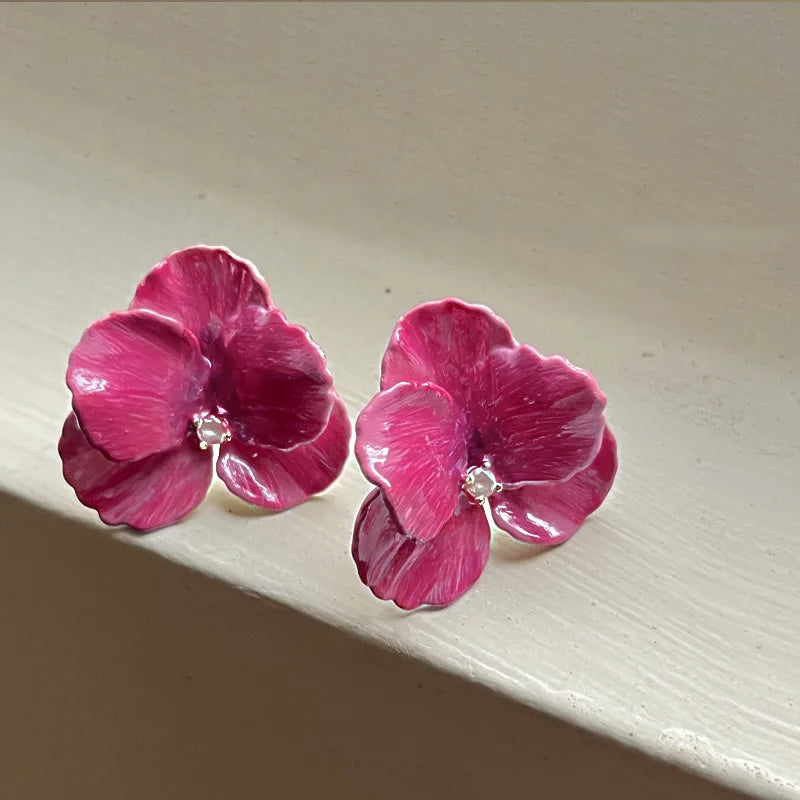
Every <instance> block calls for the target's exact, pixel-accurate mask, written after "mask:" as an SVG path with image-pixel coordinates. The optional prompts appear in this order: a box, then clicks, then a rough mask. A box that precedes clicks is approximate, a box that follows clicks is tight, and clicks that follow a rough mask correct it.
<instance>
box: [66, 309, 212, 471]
mask: <svg viewBox="0 0 800 800" xmlns="http://www.w3.org/2000/svg"><path fill="white" fill-rule="evenodd" d="M208 375H209V366H208V362H207V361H206V360H205V359H204V358H203V356H202V354H201V353H200V348H199V347H198V345H197V340H196V339H195V338H194V336H192V334H191V333H189V332H187V331H185V330H183V329H182V328H181V327H180V326H179V325H178V324H177V323H175V322H173V321H172V320H169V319H166V318H164V317H160V316H158V315H157V314H152V313H150V312H148V311H123V312H121V313H118V314H111V315H110V316H108V317H105V318H104V319H101V320H99V321H98V322H95V323H94V325H92V326H91V327H90V328H89V329H88V330H87V331H86V332H85V333H84V334H83V337H82V338H81V340H80V342H78V344H77V346H76V347H75V349H74V350H73V351H72V353H71V354H70V357H69V366H68V368H67V385H68V386H69V388H70V390H71V392H72V407H73V409H74V411H75V413H76V414H77V415H78V419H79V421H80V425H81V429H82V430H83V432H84V433H85V434H86V436H87V437H88V439H89V441H90V442H91V443H92V444H93V445H94V446H95V447H99V448H100V449H101V450H102V451H103V452H104V453H105V454H106V455H107V456H108V457H109V458H111V459H113V460H115V461H133V460H138V459H141V458H145V457H146V456H149V455H152V454H153V453H158V452H164V451H166V450H172V449H174V448H176V447H178V445H180V444H181V443H182V442H183V440H184V438H185V437H186V432H187V430H188V428H189V424H190V421H191V418H192V415H193V414H195V413H196V412H197V411H199V410H200V407H201V406H202V404H203V401H204V394H205V389H206V382H207V380H208Z"/></svg>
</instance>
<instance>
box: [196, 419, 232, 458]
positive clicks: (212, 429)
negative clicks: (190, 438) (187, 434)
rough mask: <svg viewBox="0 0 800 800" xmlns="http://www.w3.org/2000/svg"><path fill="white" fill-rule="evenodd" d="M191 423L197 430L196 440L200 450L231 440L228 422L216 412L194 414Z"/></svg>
mask: <svg viewBox="0 0 800 800" xmlns="http://www.w3.org/2000/svg"><path fill="white" fill-rule="evenodd" d="M192 425H194V429H195V431H196V432H197V441H198V443H199V445H200V449H201V450H208V448H209V447H211V446H212V445H215V444H222V443H223V442H229V441H230V440H231V429H230V428H229V427H228V423H227V422H226V421H225V420H224V419H222V418H220V417H218V416H217V415H216V414H196V415H195V417H194V418H193V419H192Z"/></svg>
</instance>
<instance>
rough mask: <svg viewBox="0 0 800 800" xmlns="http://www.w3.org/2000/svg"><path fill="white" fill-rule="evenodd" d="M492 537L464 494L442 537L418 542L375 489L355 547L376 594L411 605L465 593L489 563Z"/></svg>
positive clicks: (364, 510) (360, 570)
mask: <svg viewBox="0 0 800 800" xmlns="http://www.w3.org/2000/svg"><path fill="white" fill-rule="evenodd" d="M489 542H490V530H489V523H488V522H487V520H486V515H485V514H484V511H483V509H482V508H481V507H480V506H478V505H475V504H474V503H471V502H470V501H469V500H467V499H466V497H463V496H462V498H461V501H460V503H459V506H458V510H457V512H456V513H455V514H454V515H453V516H452V517H451V518H450V519H449V520H448V521H447V523H446V524H445V526H444V527H443V528H442V530H441V531H440V532H439V534H438V536H436V537H435V538H433V539H431V540H430V541H429V542H420V541H419V540H417V539H412V538H410V537H409V536H406V535H405V534H404V533H403V532H402V531H401V530H400V528H399V526H398V524H397V520H396V518H395V517H394V515H393V514H392V512H391V510H390V509H389V507H388V506H387V504H386V502H385V501H384V498H383V495H382V493H381V491H380V490H379V489H376V490H375V491H373V492H372V493H371V494H370V495H369V496H368V497H367V499H366V500H365V501H364V504H363V505H362V506H361V510H360V511H359V513H358V518H357V519H356V524H355V530H354V531H353V547H352V552H353V558H354V560H355V562H356V566H357V568H358V575H359V577H360V578H361V580H362V581H363V582H364V583H365V584H366V585H367V586H369V588H370V589H371V590H372V591H373V593H374V594H375V595H376V596H377V597H380V598H381V599H382V600H393V601H394V602H395V603H396V604H397V605H398V606H400V608H405V609H412V608H417V607H418V606H421V605H424V604H427V605H432V606H444V605H448V604H449V603H452V602H453V601H454V600H456V599H458V598H459V597H460V596H461V595H462V594H464V592H466V591H467V589H469V587H470V586H472V584H474V583H475V581H477V580H478V578H479V577H480V575H481V573H482V572H483V568H484V567H485V566H486V562H487V560H488V558H489Z"/></svg>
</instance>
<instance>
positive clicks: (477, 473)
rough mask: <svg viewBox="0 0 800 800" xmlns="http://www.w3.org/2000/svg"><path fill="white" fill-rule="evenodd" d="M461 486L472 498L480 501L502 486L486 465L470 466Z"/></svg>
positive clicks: (499, 489)
mask: <svg viewBox="0 0 800 800" xmlns="http://www.w3.org/2000/svg"><path fill="white" fill-rule="evenodd" d="M461 488H462V489H463V490H464V491H465V492H466V493H467V494H468V495H469V496H470V497H472V498H473V499H474V500H477V501H478V502H479V503H482V502H483V501H484V500H486V499H487V498H488V497H491V495H493V494H494V493H495V492H499V491H501V490H502V488H503V486H502V484H500V483H498V482H497V478H495V476H494V473H492V471H491V470H490V469H488V468H487V467H470V468H469V469H468V470H467V475H466V477H465V478H464V483H463V484H462V486H461Z"/></svg>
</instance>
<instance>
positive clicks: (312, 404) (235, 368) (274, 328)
mask: <svg viewBox="0 0 800 800" xmlns="http://www.w3.org/2000/svg"><path fill="white" fill-rule="evenodd" d="M225 377H226V379H227V381H228V390H229V392H230V394H229V395H228V396H227V397H225V396H224V395H223V394H222V391H221V389H219V390H218V391H217V394H218V397H219V402H220V403H221V404H222V405H223V406H225V407H226V408H227V410H228V411H229V412H230V418H229V419H230V423H231V428H232V429H233V432H234V436H235V437H238V438H239V439H242V440H243V441H244V442H246V443H248V444H250V443H255V444H259V445H266V446H270V447H280V448H287V447H294V446H296V445H298V444H303V443H305V442H310V441H311V440H312V439H316V437H317V436H319V435H320V433H322V431H323V429H324V428H325V425H326V424H327V422H328V417H329V416H330V413H331V408H332V407H333V393H332V392H331V387H332V385H333V380H332V379H331V376H330V373H329V372H328V370H327V369H326V367H325V356H324V355H323V354H322V350H320V349H319V347H317V345H316V344H314V342H313V341H312V340H311V337H310V336H309V335H308V331H307V330H306V329H305V328H303V327H301V326H300V325H290V324H289V323H288V322H287V321H286V317H284V315H283V314H282V313H281V312H280V311H278V310H277V309H273V310H271V311H268V310H266V309H264V308H261V307H259V306H249V307H248V309H247V310H246V311H245V312H244V313H243V314H242V317H241V320H240V327H239V332H238V333H237V334H236V335H235V336H234V337H233V339H232V340H231V341H230V343H229V344H228V347H227V349H226V367H225Z"/></svg>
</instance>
